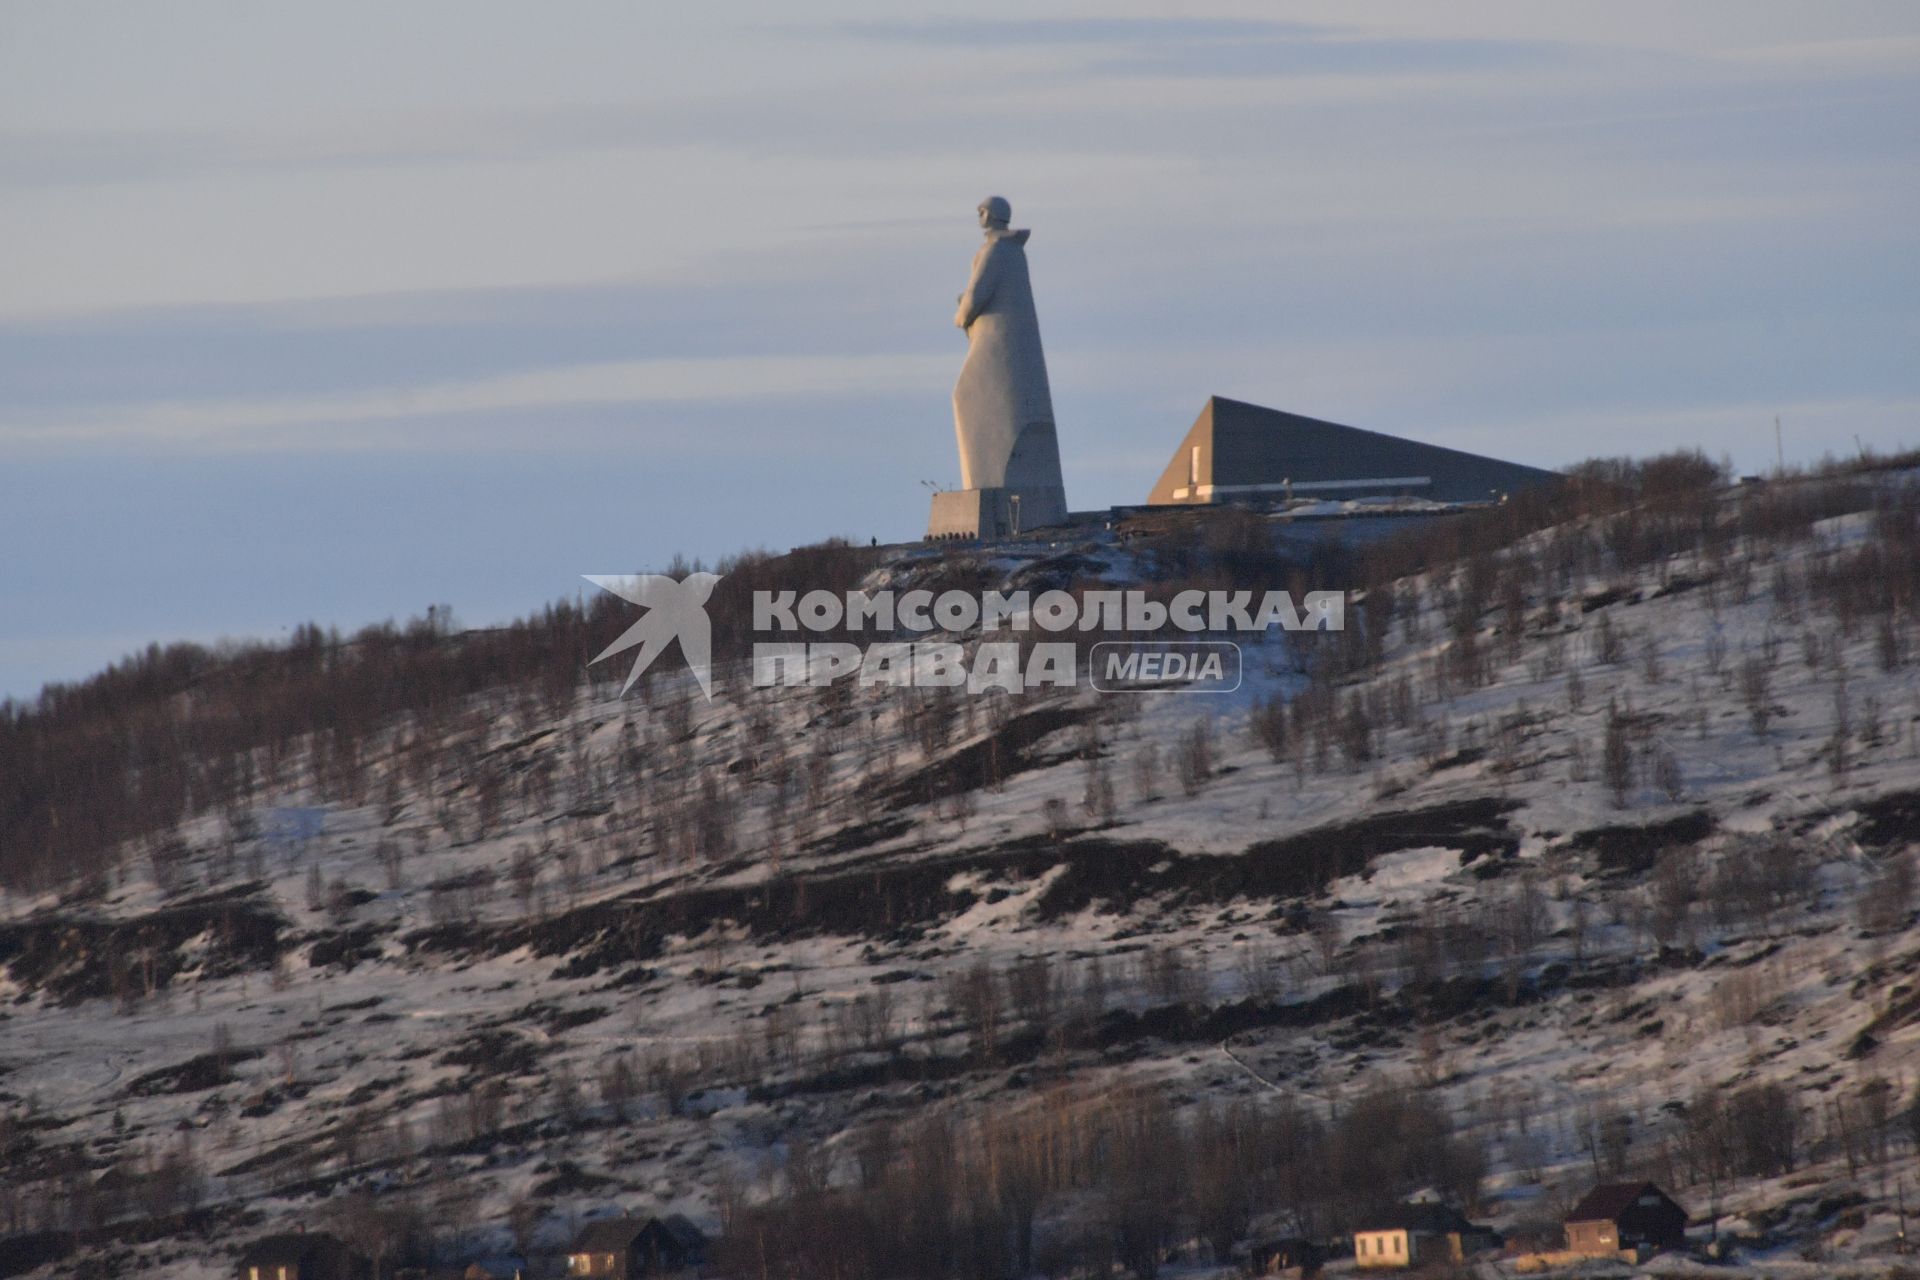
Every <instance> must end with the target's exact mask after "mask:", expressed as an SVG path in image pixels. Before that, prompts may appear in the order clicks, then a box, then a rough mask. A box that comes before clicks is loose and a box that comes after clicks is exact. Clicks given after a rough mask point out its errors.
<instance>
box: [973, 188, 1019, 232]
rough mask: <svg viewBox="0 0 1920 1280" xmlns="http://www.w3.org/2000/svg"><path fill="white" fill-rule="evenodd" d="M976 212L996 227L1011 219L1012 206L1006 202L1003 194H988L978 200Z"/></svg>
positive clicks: (1004, 224)
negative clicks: (978, 204) (978, 205)
mask: <svg viewBox="0 0 1920 1280" xmlns="http://www.w3.org/2000/svg"><path fill="white" fill-rule="evenodd" d="M976 212H978V213H979V214H980V216H981V217H982V218H984V219H986V221H988V222H989V223H991V224H993V225H994V226H997V227H1004V226H1006V225H1007V223H1009V222H1011V221H1012V220H1013V206H1012V205H1010V204H1008V203H1007V201H1006V197H1005V196H988V197H987V198H986V199H985V200H982V201H981V202H980V207H979V209H978V210H976Z"/></svg>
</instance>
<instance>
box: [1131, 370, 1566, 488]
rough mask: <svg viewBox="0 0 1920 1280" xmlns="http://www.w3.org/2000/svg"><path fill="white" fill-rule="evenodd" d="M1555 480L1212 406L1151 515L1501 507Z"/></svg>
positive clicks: (1260, 411)
mask: <svg viewBox="0 0 1920 1280" xmlns="http://www.w3.org/2000/svg"><path fill="white" fill-rule="evenodd" d="M1552 479H1554V473H1553V472H1551V471H1542V470H1541V469H1539V468H1538V467H1528V466H1523V465H1521V464H1520V463H1517V462H1503V461H1501V460H1500V459H1498V458H1487V457H1482V456H1481V455H1479V454H1476V453H1466V452H1464V451H1462V450H1459V449H1448V448H1446V447H1444V446H1442V445H1435V444H1425V443H1422V442H1421V441H1418V440H1408V439H1405V438H1403V437H1400V436H1390V435H1385V434H1382V433H1381V432H1378V431H1366V430H1363V429H1361V428H1359V427H1347V426H1342V425H1341V424H1339V423H1337V422H1326V421H1323V420H1322V419H1319V418H1309V417H1305V416H1304V415H1302V414H1297V413H1284V412H1282V411H1280V410H1278V409H1268V408H1264V407H1262V406H1260V405H1257V404H1247V403H1246V402H1245V401H1241V400H1229V399H1227V398H1226V397H1225V396H1210V397H1208V399H1207V403H1206V405H1205V407H1204V408H1202V409H1201V410H1200V416H1199V417H1198V418H1196V419H1195V420H1194V424H1193V426H1192V428H1190V429H1189V430H1188V432H1187V434H1186V437H1185V438H1184V439H1182V440H1181V441H1180V447H1179V448H1177V449H1175V450H1174V453H1173V458H1172V460H1170V461H1169V462H1168V463H1167V467H1166V470H1165V471H1163V472H1162V473H1161V475H1160V479H1159V480H1157V481H1155V482H1154V486H1153V490H1152V492H1151V493H1149V494H1148V495H1147V504H1148V505H1149V506H1166V505H1205V504H1212V503H1221V502H1258V503H1272V502H1284V501H1291V500H1292V499H1295V498H1316V499H1325V500H1334V501H1339V500H1345V499H1349V498H1426V499H1429V500H1431V501H1434V502H1447V503H1454V502H1497V501H1499V500H1501V499H1502V498H1504V497H1505V496H1506V495H1508V494H1510V493H1514V492H1517V491H1519V490H1521V489H1527V488H1531V487H1533V486H1534V485H1538V484H1545V483H1546V482H1548V481H1550V480H1552Z"/></svg>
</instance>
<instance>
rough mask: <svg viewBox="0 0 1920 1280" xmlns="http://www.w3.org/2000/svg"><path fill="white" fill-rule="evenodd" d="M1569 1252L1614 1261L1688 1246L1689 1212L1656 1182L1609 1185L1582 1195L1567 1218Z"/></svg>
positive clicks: (1607, 1183) (1614, 1183) (1606, 1184)
mask: <svg viewBox="0 0 1920 1280" xmlns="http://www.w3.org/2000/svg"><path fill="white" fill-rule="evenodd" d="M1566 1229H1567V1249H1568V1251H1569V1252H1571V1253H1577V1254H1582V1255H1584V1256H1586V1257H1589V1258H1610V1257H1613V1256H1615V1255H1616V1254H1620V1253H1637V1252H1639V1251H1640V1250H1644V1249H1679V1248H1683V1247H1685V1245H1686V1243H1687V1211H1686V1210H1685V1209H1683V1208H1681V1207H1680V1204H1679V1202H1678V1201H1676V1200H1674V1198H1673V1197H1672V1196H1669V1195H1668V1194H1667V1193H1666V1192H1664V1191H1662V1190H1661V1189H1660V1188H1659V1187H1656V1186H1654V1185H1653V1183H1651V1182H1606V1183H1602V1184H1601V1185H1599V1186H1597V1187H1595V1188H1594V1189H1593V1190H1591V1191H1589V1192H1587V1194H1586V1195H1584V1196H1582V1197H1580V1203H1579V1204H1576V1205H1575V1206H1573V1211H1572V1212H1571V1213H1569V1214H1568V1215H1567V1221H1566Z"/></svg>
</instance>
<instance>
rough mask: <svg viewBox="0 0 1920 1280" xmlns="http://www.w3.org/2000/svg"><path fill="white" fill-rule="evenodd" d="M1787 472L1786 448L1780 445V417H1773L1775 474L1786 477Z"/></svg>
mask: <svg viewBox="0 0 1920 1280" xmlns="http://www.w3.org/2000/svg"><path fill="white" fill-rule="evenodd" d="M1786 471H1787V450H1786V446H1784V445H1782V444H1781V443H1780V415H1779V414H1777V413H1776V414H1774V415H1773V474H1774V475H1776V476H1780V475H1785V474H1786Z"/></svg>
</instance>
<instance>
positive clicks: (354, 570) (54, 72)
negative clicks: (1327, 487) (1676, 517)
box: [0, 0, 1920, 696]
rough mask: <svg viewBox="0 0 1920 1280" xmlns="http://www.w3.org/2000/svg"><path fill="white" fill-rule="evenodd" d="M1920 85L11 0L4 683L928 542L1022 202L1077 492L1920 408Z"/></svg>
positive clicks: (1901, 10)
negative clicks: (1222, 447)
mask: <svg viewBox="0 0 1920 1280" xmlns="http://www.w3.org/2000/svg"><path fill="white" fill-rule="evenodd" d="M1915 119H1920V7H1916V6H1914V5H1912V4H1910V3H1878V4H1870V3H1853V4H1848V3H1826V4H1820V5H1809V4H1805V3H1803V2H1801V0H1792V2H1791V3H1780V2H1772V0H1728V2H1725V3H1711V2H1699V0H1695V2H1691V3H1688V4H1685V5H1674V4H1671V3H1668V2H1665V0H1662V2H1661V3H1604V4H1602V3H1595V4H1552V5H1542V4H1539V3H1535V2H1534V0H1505V2H1501V3H1476V2H1473V0H1451V2H1450V3H1448V4H1445V5H1435V4H1432V3H1430V2H1428V0H1411V2H1404V3H1390V2H1388V3H1382V2H1375V3H1369V4H1366V5H1354V4H1350V3H1331V2H1328V3H1294V4H1279V3H1258V4H1235V3H1209V2H1206V0H1188V2H1185V3H1161V4H1144V3H1132V4H1129V3H1113V2H1111V0H1102V2H1100V3H1088V4H1053V5H1049V4H1036V3H1033V2H1032V0H1026V2H1023V3H1017V4H980V3H976V4H969V5H966V6H958V5H952V6H932V5H916V4H911V3H904V2H902V0H873V2H870V3H850V2H844V3H843V2H836V3H818V4H813V3H792V2H787V3H779V4H774V3H765V2H762V3H742V4H733V5H717V4H716V5H636V4H633V3H618V4H587V3H577V2H576V3H568V4H565V5H535V4H531V3H527V4H498V3H479V2H477V0H452V2H449V3H441V4H431V3H421V2H419V0H411V2H410V3H408V4H406V5H393V4H391V3H386V2H384V0H383V2H381V3H345V2H342V0H329V2H328V3H326V4H293V3H263V4H246V5H239V4H231V3H225V4H212V3H207V4H199V3H184V2H183V3H154V4H142V5H127V4H119V3H111V4H88V3H75V2H73V0H58V2H49V3H18V2H10V0H0V694H9V693H10V694H14V695H16V696H18V695H24V694H30V693H31V692H33V691H34V690H35V689H37V688H38V686H39V684H40V682H41V681H43V680H46V679H55V678H71V677H76V676H80V675H83V674H85V673H87V672H88V671H90V670H93V669H95V668H96V667H98V666H99V665H100V664H101V663H103V662H104V661H107V660H109V659H111V658H112V657H114V656H116V655H118V654H120V653H123V652H125V651H126V650H128V649H130V648H133V647H136V646H138V645H141V644H143V643H145V642H146V641H148V640H155V639H157V640H164V639H170V638H194V639H213V638H216V637H219V636H223V635H265V636H272V635H277V634H279V633H280V632H281V630H282V629H283V628H285V627H287V626H290V625H291V624H293V623H295V622H298V621H301V620H305V619H309V618H311V619H317V620H319V621H321V622H324V623H337V624H339V625H341V626H343V627H345V628H349V629H350V628H353V627H357V626H359V625H361V624H363V623H366V622H369V621H376V620H379V619H381V618H385V617H389V616H405V615H407V614H410V613H415V612H418V611H420V610H421V609H422V608H424V606H426V605H427V604H428V603H429V602H434V601H447V602H450V603H452V604H453V606H454V607H455V610H456V612H457V613H458V614H459V615H460V616H461V617H463V618H465V619H467V620H469V621H475V622H482V621H493V620H497V619H501V618H505V617H507V616H510V615H512V614H515V613H519V612H524V611H526V610H529V609H532V608H534V607H537V606H538V605H539V604H541V603H542V602H543V601H546V600H548V599H551V598H553V597H556V596H559V595H565V594H570V593H572V592H573V591H574V590H575V589H576V587H577V586H579V585H581V584H580V583H579V580H578V577H577V575H579V574H581V573H609V572H622V571H627V570H632V569H638V568H646V567H653V566H658V565H661V564H664V563H665V562H666V561H667V560H669V559H670V558H671V557H672V556H673V554H674V553H675V552H683V553H685V554H687V555H688V556H690V557H691V556H702V557H706V558H708V559H712V558H714V557H716V556H718V555H721V554H723V553H725V552H728V551H732V550H738V549H742V548H746V547H753V546H768V547H774V548H783V547H786V546H789V545H792V544H795V543H799V542H805V541H811V540H814V539H817V538H819V537H822V536H825V535H828V534H834V533H843V534H847V535H849V536H854V537H860V538H863V539H864V538H865V537H867V536H872V535H877V536H879V537H881V538H882V539H892V538H902V537H911V536H913V535H915V534H917V533H918V532H919V529H920V528H921V526H922V523H923V521H924V519H925V501H926V499H925V491H924V490H923V489H922V488H921V487H920V485H919V481H921V480H922V479H928V480H935V481H939V482H942V483H952V482H954V481H955V480H956V479H957V475H956V472H957V466H956V461H955V458H954V451H953V438H952V423H951V417H950V408H949V404H948V399H947V397H948V393H949V391H950V389H951V384H952V379H953V375H954V373H955V372H957V370H958V367H959V362H960V359H961V356H962V353H963V350H964V339H963V338H962V337H961V336H960V335H959V334H958V333H957V332H956V331H955V330H953V329H952V327H951V323H950V321H951V311H952V299H953V296H954V295H955V294H956V293H957V292H958V291H959V289H960V287H961V285H962V284H963V283H964V276H965V272H966V266H967V260H968V258H969V256H970V254H971V252H972V249H973V245H974V242H975V240H976V238H977V234H978V233H977V230H976V228H975V227H974V224H973V215H972V210H973V206H974V205H975V203H977V202H978V200H979V199H980V198H981V197H983V196H985V195H987V194H988V193H999V194H1003V195H1005V196H1007V197H1008V198H1009V199H1011V200H1012V202H1013V206H1014V211H1015V222H1016V223H1017V224H1019V225H1024V226H1031V227H1032V228H1033V232H1034V235H1033V241H1032V243H1031V245H1030V249H1029V253H1030V258H1031V261H1032V265H1033V273H1034V279H1035V287H1036V291H1037V293H1038V298H1039V305H1040V314H1041V321H1042V325H1043V330H1044V333H1045V337H1046V343H1047V350H1048V356H1049V361H1050V365H1051V368H1052V373H1053V384H1054V398H1055V406H1056V410H1057V413H1058V416H1059V419H1060V438H1061V444H1062V450H1063V455H1064V462H1065V467H1066V474H1067V483H1068V490H1069V497H1070V498H1071V500H1072V501H1073V504H1074V505H1075V506H1096V505H1105V504H1108V503H1113V502H1124V501H1133V500H1137V499H1138V498H1140V497H1141V496H1143V495H1144V493H1145V492H1146V489H1147V487H1148V486H1149V484H1150V483H1151V481H1152V480H1153V478H1154V476H1155V475H1157V474H1158V471H1159V468H1160V466H1161V465H1162V464H1163V463H1164V461H1165V458H1166V455H1167V453H1168V452H1169V451H1170V450H1171V448H1172V447H1173V445H1174V443H1175V442H1176V441H1177V440H1178V439H1179V437H1180V435H1181V433H1182V432H1183V431H1184V430H1185V428H1186V426H1187V425H1188V423H1189V422H1190V421H1191V419H1192V417H1193V415H1194V413H1195V412H1196V411H1197V410H1198V408H1199V406H1200V404H1201V402H1202V401H1203V400H1204V399H1205V398H1206V396H1207V395H1208V394H1210V393H1216V392H1217V393H1220V394H1225V395H1232V396H1236V397H1239V398H1243V399H1249V400H1254V401H1258V402H1261V403H1265V404H1271V405H1274V406H1277V407H1280V408H1285V409H1291V410H1295V411H1299V412H1304V413H1309V414H1314V415H1317V416H1321V417H1328V418H1333V419H1336V420H1338V421H1344V422H1350V423H1353V424H1355V425H1358V426H1365V427H1372V428H1375V429H1380V430H1387V431H1396V432H1405V433H1407V434H1410V435H1414V436H1417V437H1419V438H1422V439H1426V440H1431V441H1435V442H1437V443H1443V444H1449V445H1454V446H1457V447H1462V448H1468V449H1476V450H1483V451H1487V452H1491V453H1496V454H1499V455H1502V456H1506V457H1511V458H1515V459H1518V460H1521V461H1525V462H1531V463H1537V464H1542V465H1559V464H1563V463H1566V462H1569V461H1573V460H1576V459H1579V458H1581V457H1585V456H1589V455H1592V454H1595V453H1620V452H1647V451H1652V450H1658V449H1664V448H1668V447H1671V446H1674V445H1696V444H1697V445H1699V446H1701V447H1703V448H1705V449H1707V450H1708V451H1710V452H1712V453H1715V454H1720V453H1726V454H1729V455H1731V457H1732V458H1733V460H1734V462H1735V464H1736V465H1737V466H1739V467H1741V468H1743V469H1754V468H1758V467H1761V466H1763V465H1765V464H1767V463H1768V462H1770V461H1771V457H1772V452H1773V428H1772V422H1773V416H1774V415H1775V414H1776V413H1778V414H1780V415H1782V417H1783V419H1784V421H1785V424H1786V442H1787V450H1788V453H1789V455H1790V456H1791V457H1794V458H1799V459H1805V458H1810V457H1817V456H1818V455H1820V454H1821V453H1823V452H1827V451H1836V452H1844V451H1849V450H1851V449H1852V448H1853V447H1854V440H1855V437H1856V436H1857V437H1858V438H1859V439H1860V440H1862V441H1863V442H1866V443H1869V444H1874V445H1878V446H1880V447H1885V448H1891V447H1894V446H1897V445H1899V444H1902V443H1905V444H1909V445H1912V444H1920V359H1916V356H1920V324H1917V323H1916V316H1917V314H1920V307H1917V305H1916V302H1915V299H1916V297H1917V296H1920V266H1917V264H1920V253H1916V250H1917V249H1920V230H1916V228H1920V199H1917V198H1916V197H1917V196H1920V135H1917V131H1916V130H1915V129H1914V127H1913V121H1914V120H1915Z"/></svg>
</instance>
